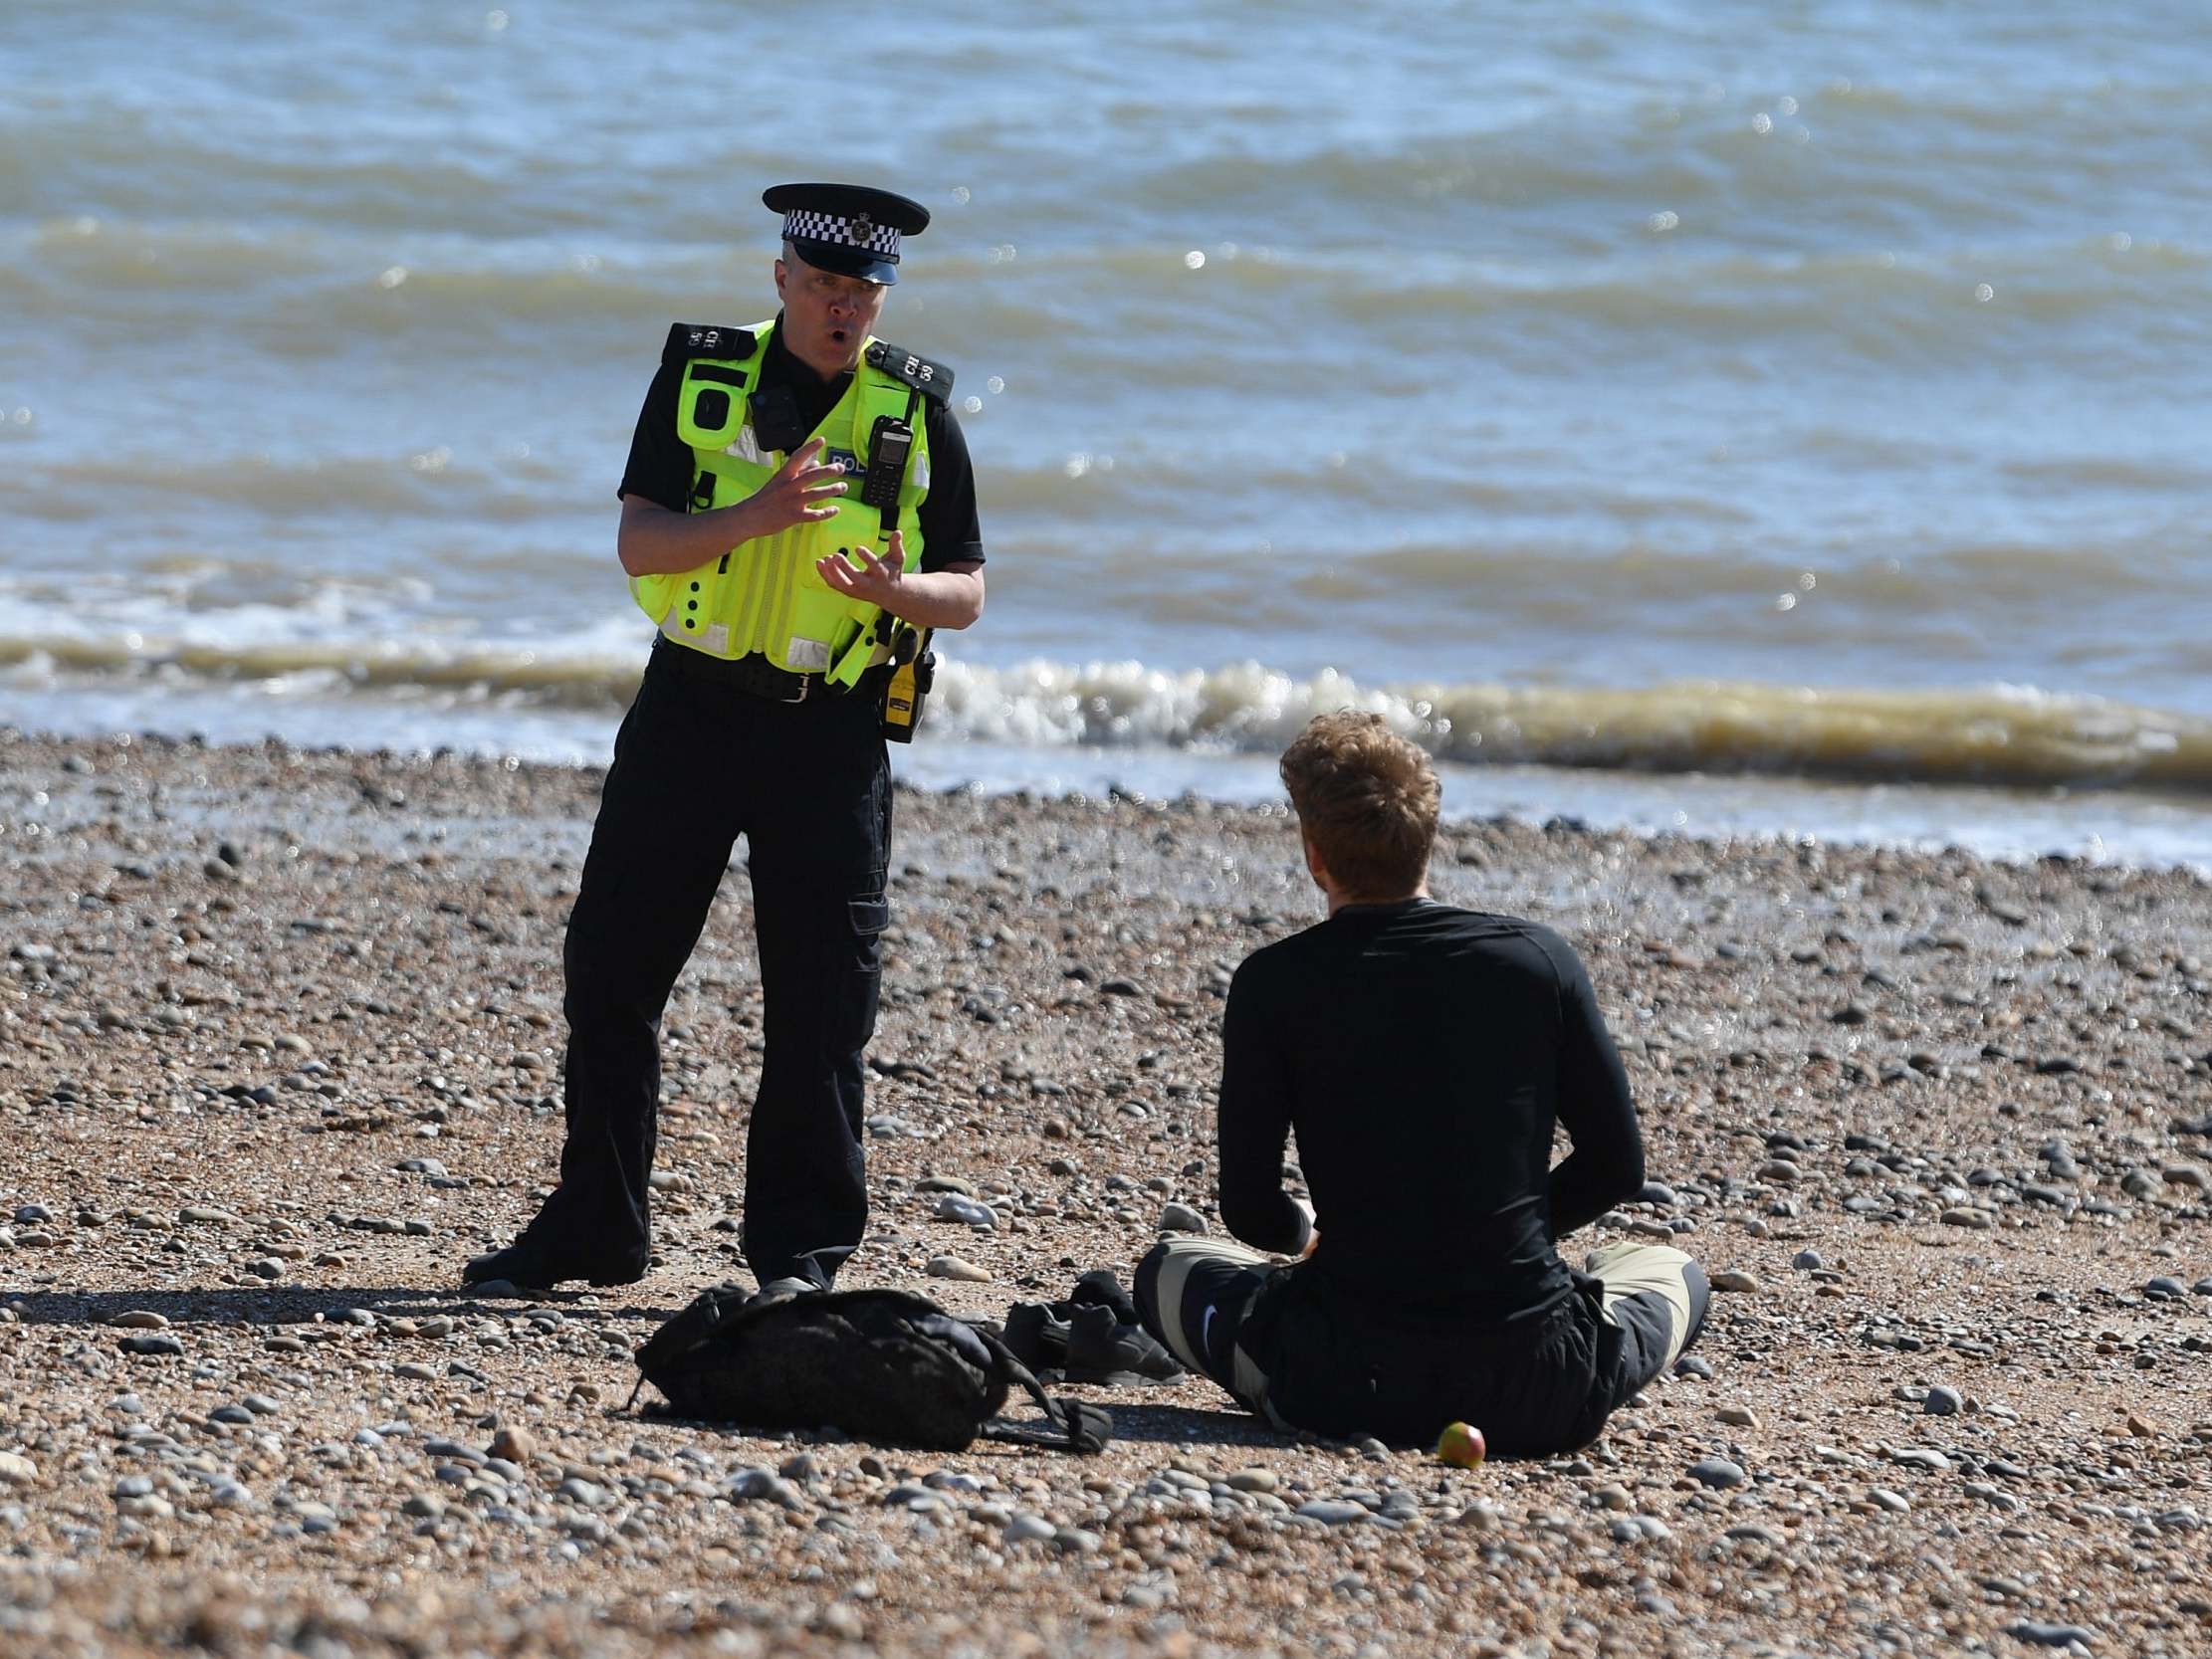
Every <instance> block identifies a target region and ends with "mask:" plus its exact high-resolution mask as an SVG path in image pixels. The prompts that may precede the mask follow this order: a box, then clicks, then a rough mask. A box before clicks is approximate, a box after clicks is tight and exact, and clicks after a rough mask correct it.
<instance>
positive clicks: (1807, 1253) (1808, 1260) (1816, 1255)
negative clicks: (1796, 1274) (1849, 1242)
mask: <svg viewBox="0 0 2212 1659" xmlns="http://www.w3.org/2000/svg"><path fill="white" fill-rule="evenodd" d="M1827 1265H1828V1263H1827V1262H1826V1261H1825V1260H1824V1259H1823V1258H1822V1256H1821V1253H1820V1252H1819V1251H1818V1250H1800V1251H1799V1252H1798V1253H1797V1254H1796V1255H1794V1256H1792V1257H1791V1258H1790V1266H1792V1267H1794V1268H1796V1269H1798V1270H1799V1271H1800V1272H1803V1273H1812V1272H1814V1271H1816V1270H1817V1269H1820V1268H1824V1267H1826V1266H1827Z"/></svg>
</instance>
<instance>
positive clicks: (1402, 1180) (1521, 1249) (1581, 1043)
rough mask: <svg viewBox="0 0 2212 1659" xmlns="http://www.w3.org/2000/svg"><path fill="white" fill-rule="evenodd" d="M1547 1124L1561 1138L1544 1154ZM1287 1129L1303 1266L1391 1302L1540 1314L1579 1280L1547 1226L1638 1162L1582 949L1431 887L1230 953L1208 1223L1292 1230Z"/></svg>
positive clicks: (1621, 1184)
mask: <svg viewBox="0 0 2212 1659" xmlns="http://www.w3.org/2000/svg"><path fill="white" fill-rule="evenodd" d="M1555 1124H1558V1125H1563V1126H1564V1127H1565V1128H1566V1130H1567V1133H1568V1136H1569V1138H1570V1139H1571V1141H1573V1148H1574V1149H1573V1151H1572V1153H1571V1154H1570V1155H1569V1156H1568V1157H1567V1158H1565V1159H1564V1160H1563V1161H1562V1162H1561V1163H1560V1164H1559V1165H1558V1166H1557V1167H1556V1168H1554V1167H1553V1166H1552V1163H1551V1150H1552V1130H1553V1126H1554V1125H1555ZM1293 1129H1295V1130H1296V1131H1297V1135H1298V1157H1299V1161H1300V1164H1301V1166H1302V1167H1303V1168H1304V1171H1305V1176H1306V1180H1307V1183H1308V1184H1309V1186H1310V1187H1311V1188H1312V1192H1313V1203H1314V1210H1315V1226H1316V1229H1317V1230H1318V1231H1319V1233H1320V1235H1321V1242H1320V1244H1319V1245H1318V1246H1317V1247H1316V1248H1315V1251H1314V1256H1313V1260H1312V1262H1311V1264H1310V1271H1312V1272H1314V1273H1315V1274H1316V1275H1318V1280H1319V1282H1320V1283H1323V1284H1325V1285H1326V1286H1327V1287H1329V1288H1330V1289H1331V1290H1333V1291H1335V1292H1337V1293H1339V1294H1341V1295H1342V1296H1344V1297H1347V1298H1350V1299H1353V1300H1354V1301H1356V1303H1357V1304H1358V1305H1359V1306H1360V1307H1363V1308H1374V1309H1379V1310H1382V1311H1385V1312H1386V1313H1387V1312H1392V1311H1397V1312H1404V1313H1411V1314H1417V1315H1418V1314H1423V1313H1448V1314H1452V1315H1455V1316H1457V1317H1460V1318H1464V1319H1468V1320H1482V1321H1489V1320H1510V1319H1516V1318H1523V1317H1528V1316H1531V1315H1534V1314H1537V1313H1540V1312H1541V1311H1543V1310H1544V1309H1546V1308H1548V1307H1549V1306H1550V1305H1551V1304H1552V1303H1554V1302H1555V1301H1556V1300H1557V1299H1558V1298H1559V1297H1560V1296H1562V1295H1565V1294H1566V1293H1567V1291H1568V1290H1569V1288H1570V1286H1571V1283H1572V1281H1571V1280H1570V1279H1569V1278H1568V1276H1567V1270H1566V1266H1565V1264H1564V1263H1562V1262H1561V1261H1560V1259H1559V1254H1558V1251H1557V1249H1556V1248H1555V1247H1554V1242H1553V1241H1554V1240H1555V1239H1557V1238H1558V1237H1559V1236H1560V1235H1562V1234H1565V1233H1568V1232H1571V1231H1573V1230H1574V1229H1575V1228H1577V1227H1581V1226H1584V1225H1586V1224H1587V1223H1589V1222H1591V1221H1593V1220H1595V1219H1596V1218H1597V1217H1598V1216H1599V1215H1601V1214H1603V1213H1604V1212H1605V1210H1606V1209H1607V1208H1608V1207H1609V1206H1611V1205H1613V1204H1615V1203H1619V1202H1623V1201H1625V1200H1627V1199H1629V1198H1631V1197H1633V1196H1635V1194H1636V1192H1637V1191H1638V1189H1639V1188H1640V1187H1641V1186H1642V1184H1643V1180H1644V1141H1643V1137H1642V1136H1641V1134H1640V1133H1639V1132H1638V1129H1637V1122H1636V1108H1635V1106H1634V1104H1633V1103H1632V1102H1631V1100H1630V1097H1629V1083H1628V1077H1627V1075H1626V1074H1625V1073H1624V1072H1623V1071H1622V1068H1621V1057H1620V1055H1619V1053H1618V1052H1617V1051H1616V1050H1615V1048H1614V1046H1613V1039H1612V1037H1611V1036H1610V1035H1608V1034H1607V1031H1606V1026H1605V1018H1604V1016H1603V1015H1602V1014H1600V1013H1599V1011H1598V1003H1597V997H1596V995H1595V993H1594V992H1593V991H1592V990H1591V986H1590V978H1589V975H1588V974H1587V973H1586V972H1585V971H1584V970H1583V966H1582V963H1581V961H1580V960H1579V959H1577V957H1576V955H1575V953H1574V950H1573V949H1572V948H1571V947H1570V946H1569V945H1568V944H1567V942H1566V940H1564V939H1562V938H1561V937H1560V936H1559V935H1558V934H1557V933H1553V932H1552V931H1551V930H1550V929H1549V928H1545V927H1542V926H1540V925H1539V924H1536V923H1533V922H1524V921H1521V920H1519V919H1517V918H1514V917H1509V916H1487V915H1483V914H1481V913H1479V912H1475V911H1464V910H1459V909H1457V908H1455V907H1454V906H1450V905H1439V904H1435V903H1433V902H1431V901H1429V900H1426V899H1417V900H1412V901H1408V902H1406V903H1402V904H1395V905H1347V906H1345V907H1343V908H1342V909H1340V910H1339V911H1338V912H1337V914H1336V915H1335V916H1333V917H1331V918H1330V919H1329V920H1328V921H1326V922H1324V923H1321V924H1320V925H1319V926H1318V927H1313V928H1308V929H1307V930H1306V931H1305V932H1304V933H1294V934H1292V935H1291V936H1290V937H1289V938H1286V939H1281V940H1278V941H1277V942H1276V943H1274V944H1270V945H1268V946H1266V947H1265V948H1264V949H1261V950H1258V951H1255V952H1254V953H1253V954H1252V955H1251V956H1250V957H1248V958H1247V959H1246V960H1245V962H1244V964H1243V966H1242V967H1240V968H1238V969H1237V971H1236V977H1235V979H1234V981H1233V982H1232V983H1231V985H1230V988H1229V993H1228V1008H1227V1010H1226V1013H1225V1016H1224V1019H1223V1025H1222V1032H1221V1108H1220V1155H1221V1220H1222V1223H1223V1224H1224V1225H1225V1226H1226V1227H1227V1228H1228V1230H1229V1231H1230V1232H1231V1233H1233V1234H1235V1235H1236V1236H1237V1237H1238V1238H1240V1239H1243V1240H1244V1241H1245V1242H1246V1243H1249V1244H1254V1245H1257V1246H1258V1247H1259V1248H1261V1249H1263V1250H1279V1251H1284V1252H1289V1251H1294V1250H1296V1249H1298V1248H1299V1247H1300V1246H1301V1245H1302V1243H1303V1242H1304V1237H1305V1218H1304V1217H1303V1215H1301V1214H1300V1213H1299V1211H1298V1209H1297V1206H1296V1205H1295V1204H1294V1203H1293V1202H1292V1200H1291V1199H1290V1197H1289V1195H1288V1194H1286V1193H1285V1192H1284V1191H1283V1189H1282V1155H1283V1141H1284V1139H1285V1137H1286V1136H1287V1135H1288V1133H1289V1132H1290V1131H1291V1130H1293ZM1303 1271H1307V1270H1301V1272H1303Z"/></svg>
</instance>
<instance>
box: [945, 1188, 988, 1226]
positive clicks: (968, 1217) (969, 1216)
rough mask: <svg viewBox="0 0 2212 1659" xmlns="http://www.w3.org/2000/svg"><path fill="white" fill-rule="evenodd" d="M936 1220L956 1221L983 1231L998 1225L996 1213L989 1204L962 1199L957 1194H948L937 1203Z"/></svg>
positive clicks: (971, 1199)
mask: <svg viewBox="0 0 2212 1659" xmlns="http://www.w3.org/2000/svg"><path fill="white" fill-rule="evenodd" d="M937 1219H938V1220H940V1221H958V1222H962V1223H964V1224H965V1225H967V1226H970V1227H978V1228H984V1229H990V1228H995V1227H996V1226H997V1225H998V1212H997V1211H996V1210H995V1209H993V1208H992V1207H991V1206H990V1205H989V1204H984V1203H979V1202H977V1201H976V1200H975V1199H973V1198H968V1197H963V1196H962V1195H961V1194H960V1193H958V1192H948V1193H946V1194H945V1195H944V1196H943V1197H941V1198H940V1199H938V1201H937Z"/></svg>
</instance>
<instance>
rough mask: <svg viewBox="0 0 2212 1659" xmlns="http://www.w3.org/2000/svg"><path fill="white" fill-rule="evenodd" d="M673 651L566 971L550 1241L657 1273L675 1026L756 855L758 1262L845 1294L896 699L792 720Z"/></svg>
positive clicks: (583, 900)
mask: <svg viewBox="0 0 2212 1659" xmlns="http://www.w3.org/2000/svg"><path fill="white" fill-rule="evenodd" d="M689 656H690V654H689V653H687V652H685V651H684V650H683V648H681V647H679V646H671V645H668V644H666V643H665V642H661V643H659V644H657V645H656V648H655V650H654V653H653V659H652V661H651V663H650V664H649V665H648V666H647V669H646V673H645V679H644V683H643V684H642V685H641V686H640V687H639V689H638V694H637V700H636V702H635V703H633V704H632V705H631V706H630V710H629V713H628V715H626V716H625V717H624V719H623V721H622V727H621V730H620V732H619V733H618V734H617V736H616V737H615V740H614V763H613V765H612V766H611V767H610V768H609V770H608V772H607V777H606V785H605V788H604V790H603V792H602V794H601V797H600V801H599V817H598V822H597V824H596V825H595V826H594V828H593V830H592V833H591V850H590V852H589V854H588V855H587V856H586V858H585V859H584V866H583V881H582V886H581V890H580V891H579V893H578V894H577V897H576V906H575V910H574V912H573V913H572V914H571V915H570V917H569V919H568V935H567V942H566V946H565V949H564V950H563V952H562V960H563V966H564V968H565V971H566V976H567V995H566V999H565V1005H564V1007H565V1012H566V1015H567V1020H568V1063H567V1081H566V1097H565V1104H566V1108H567V1131H568V1135H567V1142H566V1144H565V1145H563V1146H562V1148H561V1153H560V1189H559V1191H558V1192H557V1193H555V1194H554V1196H553V1198H552V1199H550V1200H549V1201H548V1203H547V1206H546V1211H545V1213H544V1214H543V1215H542V1216H541V1218H540V1221H539V1222H538V1223H535V1224H534V1226H552V1227H554V1228H557V1229H558V1231H556V1232H555V1233H554V1235H553V1237H554V1239H555V1240H557V1241H560V1242H563V1243H564V1244H572V1245H574V1246H576V1247H579V1248H580V1250H581V1251H582V1252H583V1253H585V1254H587V1255H589V1256H590V1258H591V1259H592V1260H594V1261H603V1262H606V1263H608V1264H610V1265H630V1266H635V1267H640V1268H642V1267H643V1265H644V1263H645V1259H646V1255H647V1252H648V1249H649V1246H650V1243H651V1224H650V1215H649V1205H648V1193H649V1190H650V1189H649V1187H648V1184H647V1181H648V1177H649V1176H650V1175H651V1173H652V1168H653V1150H654V1144H655V1141H656V1129H657V1124H656V1120H657V1114H658V1106H659V1100H660V1021H661V1013H662V1010H663V1009H664V1008H665V1007H666V1005H667V1002H668V994H669V991H670V990H671V989H672V988H673V987H674V985H675V983H676V976H677V974H678V973H680V972H681V971H682V970H683V966H684V963H685V962H686V961H687V960H688V959H689V958H690V956H691V952H692V948H693V946H694V945H696V944H697V943H698V941H699V933H700V930H701V929H702V928H703V927H704V926H705V925H706V920H707V913H708V910H709V908H710V907H711V906H712V905H713V903H714V898H715V893H716V890H717V889H718V888H719V887H720V885H721V881H722V874H723V871H724V870H725V869H727V868H728V866H729V862H730V853H731V850H732V847H733V846H734V844H735V842H736V840H737V838H738V837H739V836H740V835H743V836H745V837H746V838H747V843H748V848H749V853H750V868H751V873H752V878H753V906H754V922H755V931H756V935H757V942H758V945H759V949H760V953H761V983H762V989H763V992H764V994H765V999H766V1013H765V1019H764V1030H763V1033H762V1034H763V1037H764V1038H765V1040H766V1044H767V1052H766V1054H765V1056H764V1060H763V1065H762V1070H761V1085H760V1091H759V1093H758V1094H757V1096H756V1097H755V1099H754V1103H753V1117H752V1122H751V1125H750V1126H749V1128H748V1131H747V1135H746V1190H745V1230H744V1235H743V1237H744V1246H745V1253H746V1259H747V1262H748V1264H749V1265H750V1266H751V1267H752V1269H753V1272H754V1274H755V1276H756V1277H757V1278H759V1279H761V1280H763V1281H766V1280H769V1279H776V1278H782V1277H785V1276H787V1275H796V1276H799V1277H803V1278H810V1279H813V1280H816V1281H817V1282H818V1283H820V1284H822V1285H824V1286H826V1285H828V1283H829V1282H830V1281H831V1279H833V1278H834V1277H835V1275H836V1272H837V1269H838V1267H839V1266H840V1265H842V1263H843V1262H844V1260H845V1258H846V1257H847V1256H849V1255H851V1253H852V1251H853V1248H854V1247H855V1246H856V1245H857V1244H858V1243H859V1242H860V1235H861V1231H862V1229H863V1227H864V1226H865V1225H866V1223H867V1215H868V1193H867V1184H866V1180H865V1177H864V1174H863V1170H862V1152H861V1143H862V1142H861V1137H862V1112H863V1083H862V1079H863V1066H862V1054H863V1051H864V1050H865V1049H866V1047H867V1043H868V1039H869V1038H870V1037H871V1036H872V1035H873V1034H874V1032H875V1020H876V1001H877V992H878V987H879V982H880V979H881V975H882V960H881V939H880V935H881V934H882V933H883V930H884V928H885V926H886V925H887V924H888V922H889V920H890V908H889V905H888V903H887V901H886V897H885V889H884V879H885V868H886V861H887V859H888V858H889V855H890V843H891V777H890V767H889V763H888V761H887V759H886V756H885V752H884V743H883V735H882V728H881V726H880V724H879V714H878V710H877V707H876V699H874V698H872V697H867V696H864V695H854V696H850V697H843V698H826V697H825V698H809V699H808V700H807V701H806V702H804V703H800V704H778V703H771V702H768V701H765V700H763V699H761V698H757V697H754V696H752V695H750V694H748V693H746V692H743V691H739V690H737V689H736V688H734V687H731V686H728V685H726V684H722V683H718V682H717V681H715V680H714V679H713V678H712V676H711V670H712V667H713V665H712V663H711V662H708V663H706V665H705V666H704V667H700V666H696V665H694V664H692V663H690V662H689V661H688V660H687V659H688V658H689Z"/></svg>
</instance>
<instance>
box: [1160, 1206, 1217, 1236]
mask: <svg viewBox="0 0 2212 1659" xmlns="http://www.w3.org/2000/svg"><path fill="white" fill-rule="evenodd" d="M1160 1230H1161V1231H1162V1232H1164V1233H1203V1232H1205V1231H1206V1217H1205V1216H1203V1215H1201V1214H1200V1213H1199V1212H1198V1211H1197V1210H1195V1209H1193V1208H1192V1207H1191V1206H1190V1205H1189V1204H1167V1205H1164V1206H1162V1208H1161V1211H1160Z"/></svg>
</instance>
